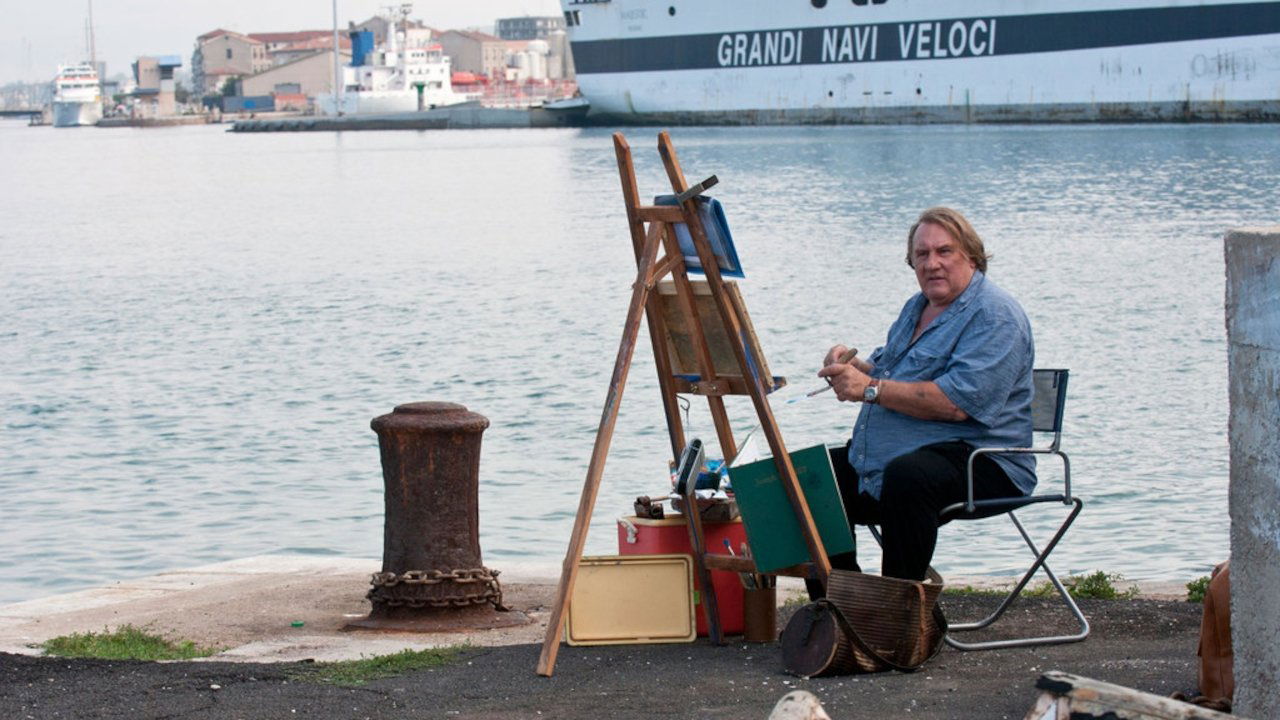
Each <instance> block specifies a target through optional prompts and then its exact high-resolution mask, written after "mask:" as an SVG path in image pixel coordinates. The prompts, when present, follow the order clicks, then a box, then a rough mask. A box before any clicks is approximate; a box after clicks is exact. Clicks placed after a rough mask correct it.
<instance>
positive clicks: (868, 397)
mask: <svg viewBox="0 0 1280 720" xmlns="http://www.w3.org/2000/svg"><path fill="white" fill-rule="evenodd" d="M862 402H864V403H871V404H873V405H874V404H876V403H878V402H880V380H879V379H878V378H871V382H869V383H867V389H866V390H863V391H862Z"/></svg>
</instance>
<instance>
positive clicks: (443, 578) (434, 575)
mask: <svg viewBox="0 0 1280 720" xmlns="http://www.w3.org/2000/svg"><path fill="white" fill-rule="evenodd" d="M498 573H499V571H497V570H490V569H489V568H484V567H479V568H465V569H455V570H408V571H405V572H403V573H399V574H397V573H393V572H376V573H373V577H372V579H371V580H370V583H371V584H372V585H373V587H372V588H371V589H370V590H369V593H368V594H367V595H366V596H365V597H366V598H367V599H369V600H373V601H374V602H378V603H381V604H384V605H388V606H390V607H411V608H422V607H437V608H444V607H455V608H464V607H469V606H471V605H483V604H485V603H492V604H493V607H494V608H495V609H497V610H502V611H505V610H508V608H507V607H506V606H504V605H503V604H502V586H501V585H500V584H499V583H498ZM444 584H450V585H474V584H483V585H484V589H483V590H482V591H480V592H479V593H469V594H467V595H465V596H461V597H441V598H398V597H384V596H383V595H385V594H386V593H379V592H378V591H379V590H383V589H389V588H393V587H395V586H397V585H409V586H413V585H444ZM375 596H379V597H375Z"/></svg>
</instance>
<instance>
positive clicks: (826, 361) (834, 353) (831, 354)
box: [822, 345, 871, 373]
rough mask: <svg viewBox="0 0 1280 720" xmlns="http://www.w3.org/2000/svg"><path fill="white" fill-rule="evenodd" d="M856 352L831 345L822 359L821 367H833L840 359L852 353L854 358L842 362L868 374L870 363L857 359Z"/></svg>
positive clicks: (842, 346) (844, 347) (841, 346)
mask: <svg viewBox="0 0 1280 720" xmlns="http://www.w3.org/2000/svg"><path fill="white" fill-rule="evenodd" d="M857 352H858V351H857V350H854V349H851V348H848V347H846V346H844V345H832V346H831V349H830V350H828V351H827V356H826V357H825V358H823V359H822V366H823V367H826V366H828V365H835V364H837V363H839V362H841V359H842V358H844V357H845V356H846V355H848V354H849V353H853V354H854V357H852V358H849V359H846V360H844V362H845V363H846V364H848V365H852V366H854V367H856V368H858V369H859V370H861V371H862V372H864V373H870V372H871V363H869V362H867V361H866V360H863V359H862V358H860V357H857Z"/></svg>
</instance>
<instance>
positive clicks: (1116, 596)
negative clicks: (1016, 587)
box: [1022, 570, 1138, 600]
mask: <svg viewBox="0 0 1280 720" xmlns="http://www.w3.org/2000/svg"><path fill="white" fill-rule="evenodd" d="M1122 580H1124V576H1123V575H1121V574H1120V573H1106V572H1103V571H1101V570H1099V571H1097V572H1094V573H1091V574H1089V575H1071V576H1068V577H1066V578H1064V579H1063V581H1062V584H1063V585H1064V586H1066V588H1067V592H1068V593H1070V594H1071V597H1074V598H1095V599H1098V600H1123V599H1128V598H1133V597H1137V596H1138V586H1137V585H1130V586H1129V587H1128V588H1127V589H1125V590H1118V589H1116V585H1117V584H1119V583H1120V582H1121V581H1122ZM1055 592H1057V590H1055V589H1054V587H1053V585H1052V584H1050V583H1049V581H1048V580H1046V581H1044V582H1042V583H1040V584H1039V585H1037V586H1035V587H1034V588H1029V589H1026V590H1023V591H1022V594H1023V595H1026V596H1028V597H1046V596H1048V595H1052V594H1053V593H1055Z"/></svg>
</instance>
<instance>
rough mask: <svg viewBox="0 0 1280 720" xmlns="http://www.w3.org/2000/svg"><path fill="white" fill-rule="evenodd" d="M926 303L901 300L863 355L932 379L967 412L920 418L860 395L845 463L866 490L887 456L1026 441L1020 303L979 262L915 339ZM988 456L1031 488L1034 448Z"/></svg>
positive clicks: (1028, 364) (880, 374)
mask: <svg viewBox="0 0 1280 720" xmlns="http://www.w3.org/2000/svg"><path fill="white" fill-rule="evenodd" d="M927 303H928V300H926V299H925V297H924V295H923V294H922V293H916V294H915V295H914V296H912V297H911V299H910V300H908V301H907V304H906V305H905V306H904V307H903V308H902V313H901V314H900V315H898V319H897V320H896V321H895V322H894V323H893V326H892V327H890V328H889V338H888V340H887V341H886V342H885V345H884V347H880V348H877V349H876V351H875V352H873V353H872V354H871V356H870V357H869V358H867V359H868V361H869V362H870V363H871V364H872V365H874V366H875V367H874V368H873V369H872V372H871V376H872V377H877V378H885V379H888V380H898V381H902V382H920V381H926V380H932V381H933V382H934V383H936V384H937V386H938V389H940V390H941V391H942V393H943V394H944V395H946V396H947V397H948V398H949V399H950V400H951V402H953V403H955V405H956V407H958V408H960V409H961V410H963V411H964V412H965V413H966V414H967V415H968V416H969V418H968V419H967V420H964V421H962V422H947V421H943V420H921V419H919V418H914V417H910V416H908V415H903V414H902V413H898V412H894V411H893V410H890V409H888V408H886V407H884V406H882V405H878V404H877V405H873V404H869V403H863V405H862V410H861V411H860V412H859V413H858V421H857V423H856V424H855V425H854V426H853V442H852V443H850V445H849V464H850V465H852V466H853V468H854V469H855V470H857V471H858V478H859V486H860V489H861V490H862V492H865V493H868V494H870V495H871V496H872V497H876V498H879V497H880V488H881V486H882V485H883V482H884V477H883V473H884V468H885V466H886V465H888V464H889V461H890V460H893V459H894V458H896V457H898V456H899V455H903V454H906V453H908V452H910V451H912V450H915V449H916V448H920V447H923V446H925V445H931V444H933V443H939V442H947V441H951V440H962V441H964V442H967V443H969V444H970V445H973V446H974V447H1030V446H1031V440H1032V437H1031V395H1032V392H1033V388H1032V384H1031V370H1032V367H1033V364H1034V361H1035V345H1034V343H1033V342H1032V339H1031V323H1030V322H1029V321H1028V320H1027V315H1026V313H1024V312H1023V311H1022V306H1021V305H1019V304H1018V301H1017V300H1014V299H1013V296H1011V295H1009V293H1007V292H1005V291H1004V290H1001V289H1000V288H999V287H997V286H996V284H995V283H993V282H991V281H990V280H988V279H987V278H986V276H985V275H983V274H982V273H981V272H980V271H977V270H975V271H974V273H973V279H972V280H970V281H969V287H967V288H965V290H964V292H962V293H960V296H959V297H958V298H956V299H955V300H954V301H953V302H952V303H951V305H950V307H948V308H947V309H946V310H944V311H943V313H942V314H941V315H939V316H938V317H937V318H935V319H934V320H933V322H932V323H930V324H929V326H928V327H927V328H925V330H924V332H922V333H920V337H918V338H916V341H915V342H911V335H912V334H913V333H914V332H915V328H916V324H917V323H918V322H919V321H920V313H921V312H922V311H923V310H924V308H925V305H926V304H927ZM992 457H993V458H994V459H995V461H996V462H997V463H999V464H1000V467H1001V468H1003V469H1004V471H1005V473H1006V474H1007V475H1008V476H1009V479H1010V480H1012V481H1013V483H1014V485H1016V486H1017V487H1018V489H1019V490H1021V491H1022V492H1023V493H1024V494H1029V493H1030V492H1031V491H1032V490H1033V489H1034V488H1035V486H1036V465H1035V457H1034V456H1032V455H995V456H992Z"/></svg>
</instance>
